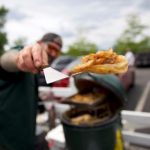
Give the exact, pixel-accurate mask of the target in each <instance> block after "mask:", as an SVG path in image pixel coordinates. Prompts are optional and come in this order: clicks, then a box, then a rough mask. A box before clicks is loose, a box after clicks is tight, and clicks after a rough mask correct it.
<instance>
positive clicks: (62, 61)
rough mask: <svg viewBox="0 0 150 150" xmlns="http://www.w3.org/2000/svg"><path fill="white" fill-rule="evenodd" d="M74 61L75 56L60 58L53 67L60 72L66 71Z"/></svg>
mask: <svg viewBox="0 0 150 150" xmlns="http://www.w3.org/2000/svg"><path fill="white" fill-rule="evenodd" d="M73 60H75V57H73V56H60V57H58V58H56V59H55V60H54V61H53V62H52V64H51V67H52V68H54V69H56V70H58V71H62V69H64V68H65V67H66V66H67V65H68V64H69V63H71V62H72V61H73Z"/></svg>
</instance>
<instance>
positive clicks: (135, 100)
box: [125, 68, 150, 112]
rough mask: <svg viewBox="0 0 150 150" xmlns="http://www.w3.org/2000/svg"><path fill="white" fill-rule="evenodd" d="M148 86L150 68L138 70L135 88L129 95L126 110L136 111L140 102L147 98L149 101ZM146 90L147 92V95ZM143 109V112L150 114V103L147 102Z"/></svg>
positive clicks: (149, 91) (149, 82) (149, 92)
mask: <svg viewBox="0 0 150 150" xmlns="http://www.w3.org/2000/svg"><path fill="white" fill-rule="evenodd" d="M148 84H150V68H140V69H139V68H137V69H136V81H135V86H134V87H133V88H132V89H130V90H129V91H128V93H127V94H128V102H127V104H126V107H125V109H126V110H135V109H137V105H138V104H139V101H140V100H142V99H144V98H145V97H146V98H145V99H146V100H147V98H148V97H149V94H150V90H149V86H148ZM145 90H147V93H146V92H145ZM144 92H145V93H144ZM143 109H144V110H143V111H147V112H150V101H148V100H147V102H146V105H144V106H143Z"/></svg>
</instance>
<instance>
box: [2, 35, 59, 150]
mask: <svg viewBox="0 0 150 150" xmlns="http://www.w3.org/2000/svg"><path fill="white" fill-rule="evenodd" d="M49 35H53V36H55V37H56V38H54V40H53V41H50V39H49ZM61 46H62V40H61V38H60V36H58V35H56V34H53V33H48V34H46V35H44V36H43V38H42V39H41V40H40V41H38V42H37V43H35V44H33V45H30V46H26V47H24V48H23V49H22V50H21V51H14V50H11V51H8V52H5V53H4V54H3V55H1V57H0V150H33V149H34V137H35V118H36V109H37V99H38V93H37V87H38V86H37V84H36V80H35V74H36V73H38V72H39V71H40V70H41V69H42V68H44V67H45V66H47V65H48V62H49V61H48V60H49V59H53V58H55V57H57V56H58V55H59V54H60V49H61Z"/></svg>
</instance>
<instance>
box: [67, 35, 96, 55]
mask: <svg viewBox="0 0 150 150" xmlns="http://www.w3.org/2000/svg"><path fill="white" fill-rule="evenodd" d="M97 50H98V48H97V46H96V44H94V43H92V42H89V41H88V40H86V39H85V38H83V37H82V38H80V39H78V40H77V41H76V42H74V43H73V44H72V45H70V46H69V48H68V52H67V55H72V56H81V55H86V54H89V53H95V52H96V51H97Z"/></svg>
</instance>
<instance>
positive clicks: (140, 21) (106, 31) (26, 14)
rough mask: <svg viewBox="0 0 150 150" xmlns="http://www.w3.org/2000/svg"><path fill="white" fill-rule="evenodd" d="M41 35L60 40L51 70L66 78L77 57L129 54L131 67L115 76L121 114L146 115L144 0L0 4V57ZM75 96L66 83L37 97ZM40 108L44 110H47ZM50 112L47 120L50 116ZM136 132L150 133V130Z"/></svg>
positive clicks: (149, 48)
mask: <svg viewBox="0 0 150 150" xmlns="http://www.w3.org/2000/svg"><path fill="white" fill-rule="evenodd" d="M47 32H55V33H57V34H59V35H61V37H62V39H63V49H62V55H61V56H60V57H59V58H58V59H56V60H55V61H54V62H53V63H52V67H53V68H55V69H57V70H58V71H61V72H63V73H66V74H69V71H70V70H71V68H72V67H73V66H75V65H76V64H78V63H79V61H80V56H82V55H86V54H89V53H95V52H96V51H98V50H106V49H108V48H113V49H114V51H115V52H117V53H119V54H123V55H126V52H127V51H130V52H132V54H133V57H134V58H132V59H134V63H132V65H131V66H129V70H128V71H127V73H125V74H121V75H117V77H118V79H119V80H120V81H121V84H122V85H123V87H124V89H125V91H126V94H127V98H128V101H127V103H126V105H125V107H124V110H130V111H140V112H148V113H149V112H150V100H149V97H150V77H149V76H150V68H149V67H150V1H149V0H136V1H135V0H126V1H123V0H113V1H111V0H107V1H105V0H92V1H91V0H82V1H81V0H80V1H79V0H76V1H74V0H61V1H57V0H55V1H52V0H32V1H30V0H26V1H23V0H22V1H20V0H13V1H10V0H0V53H2V52H3V51H5V50H9V49H11V47H16V46H24V45H27V44H32V43H34V42H36V41H37V40H39V39H40V38H41V37H42V35H43V34H45V33H47ZM76 90H77V89H76V87H75V85H74V81H73V79H72V78H69V79H65V80H62V81H60V82H56V83H53V84H51V85H45V84H44V85H40V86H39V95H40V97H41V99H43V100H50V99H57V100H60V99H61V98H62V97H68V96H70V95H72V94H73V93H75V92H76ZM51 97H53V98H51ZM41 104H42V105H43V102H40V104H39V105H41ZM56 105H57V106H56ZM44 106H45V107H46V109H47V108H48V109H49V108H50V106H51V104H48V103H47V102H46V103H44ZM53 106H55V109H57V107H58V110H59V111H60V112H61V111H62V110H61V109H63V108H62V107H60V105H58V104H55V105H53ZM52 109H53V110H54V107H52ZM58 110H56V112H57V111H58ZM51 112H53V114H49V115H52V116H54V115H55V113H54V111H51ZM60 112H59V113H60ZM40 117H41V116H40ZM44 117H45V116H44ZM41 118H42V117H41ZM41 118H40V120H41ZM38 119H39V118H38ZM42 119H43V118H42ZM43 120H47V117H46V119H45V118H44V119H43ZM51 121H53V119H52V120H51ZM57 121H58V120H57ZM38 122H41V121H38ZM142 132H148V133H150V128H147V130H146V131H142ZM149 139H150V138H149ZM130 149H132V148H130ZM133 149H134V148H133ZM135 149H136V150H137V149H138V147H136V148H135ZM143 149H144V148H143ZM143 149H141V150H143ZM148 149H149V148H148Z"/></svg>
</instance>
